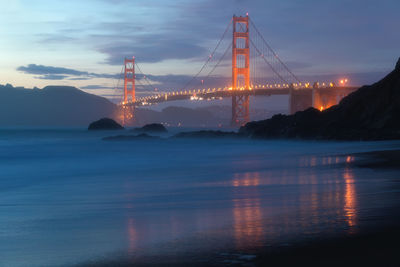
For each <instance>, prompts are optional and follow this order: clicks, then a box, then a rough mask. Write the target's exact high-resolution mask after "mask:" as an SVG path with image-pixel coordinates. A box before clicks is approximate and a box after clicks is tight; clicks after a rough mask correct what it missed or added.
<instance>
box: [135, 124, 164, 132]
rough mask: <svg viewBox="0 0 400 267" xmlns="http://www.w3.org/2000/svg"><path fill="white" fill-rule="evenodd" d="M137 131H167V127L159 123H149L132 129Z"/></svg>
mask: <svg viewBox="0 0 400 267" xmlns="http://www.w3.org/2000/svg"><path fill="white" fill-rule="evenodd" d="M133 131H134V132H137V133H167V132H168V131H167V129H166V128H165V127H164V125H162V124H160V123H151V124H147V125H145V126H143V127H142V128H135V129H133Z"/></svg>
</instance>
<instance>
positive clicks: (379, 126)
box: [239, 59, 400, 140]
mask: <svg viewBox="0 0 400 267" xmlns="http://www.w3.org/2000/svg"><path fill="white" fill-rule="evenodd" d="M239 132H240V133H242V134H245V135H247V136H250V137H253V138H302V139H341V140H385V139H400V59H399V61H398V62H397V64H396V68H395V69H394V70H393V71H392V72H391V73H390V74H388V75H387V76H386V77H385V78H383V79H382V80H381V81H379V82H377V83H375V84H373V85H369V86H363V87H361V88H360V89H358V90H357V91H355V92H354V93H351V94H350V95H348V96H347V97H345V98H343V100H342V101H341V102H340V103H339V104H338V105H336V106H333V107H331V108H329V109H327V110H324V111H322V112H320V111H318V110H316V109H314V108H309V109H307V110H305V111H301V112H297V113H296V114H294V115H290V116H286V115H276V116H274V117H272V118H271V119H268V120H263V121H256V122H249V123H247V124H246V125H245V126H243V127H241V129H240V130H239Z"/></svg>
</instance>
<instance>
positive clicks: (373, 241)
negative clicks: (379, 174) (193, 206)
mask: <svg viewBox="0 0 400 267" xmlns="http://www.w3.org/2000/svg"><path fill="white" fill-rule="evenodd" d="M354 156H355V157H356V158H357V159H358V160H356V161H354V162H353V163H352V165H353V167H354V168H357V167H361V168H372V169H376V170H382V169H392V170H400V150H385V151H373V152H367V153H357V154H354ZM399 197H400V196H399ZM399 201H400V198H399ZM387 214H392V215H393V216H390V217H387V218H385V222H384V223H379V225H375V226H373V227H369V228H368V229H358V231H357V233H347V234H345V235H344V234H343V235H340V236H335V237H332V236H331V237H327V236H319V237H316V238H314V239H310V240H308V241H304V240H303V241H301V242H298V243H291V244H286V245H283V246H271V247H265V248H262V249H260V250H253V251H232V252H226V251H225V252H223V253H222V252H218V251H214V252H210V253H202V254H201V255H198V254H193V255H189V254H186V255H175V256H174V255H169V256H167V257H165V256H164V257H151V258H141V259H124V260H121V259H120V260H115V261H104V262H101V261H100V262H99V261H98V262H90V263H89V262H86V263H84V266H192V267H195V266H379V267H380V266H400V254H399V252H400V228H399V226H400V210H398V209H396V210H388V211H387ZM79 266H81V265H79ZM82 266H83V265H82Z"/></svg>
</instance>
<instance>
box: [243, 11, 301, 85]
mask: <svg viewBox="0 0 400 267" xmlns="http://www.w3.org/2000/svg"><path fill="white" fill-rule="evenodd" d="M249 20H250V23H251V25H252V26H253V28H254V29H255V30H256V32H257V34H258V35H259V36H260V37H261V40H262V41H263V42H264V44H265V45H266V46H267V48H268V49H269V50H270V51H271V52H272V54H273V55H274V57H275V58H276V59H277V60H278V61H279V63H281V65H282V66H283V67H284V68H285V69H286V71H287V72H288V73H289V74H290V75H292V76H293V78H294V79H295V80H296V81H297V82H299V83H300V82H301V81H300V79H299V78H297V76H296V75H294V73H293V72H291V71H290V69H289V68H288V67H287V66H286V65H285V63H283V62H282V60H281V59H280V58H279V57H278V55H277V54H276V53H275V51H274V50H273V49H272V47H271V46H270V45H269V44H268V43H267V41H265V39H264V37H263V35H262V34H261V33H260V31H259V30H258V28H257V27H256V25H255V24H254V22H253V20H251V19H249Z"/></svg>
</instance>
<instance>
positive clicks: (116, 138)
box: [103, 133, 160, 141]
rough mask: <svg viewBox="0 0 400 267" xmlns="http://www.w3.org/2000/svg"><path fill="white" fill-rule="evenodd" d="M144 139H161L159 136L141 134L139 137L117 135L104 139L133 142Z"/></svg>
mask: <svg viewBox="0 0 400 267" xmlns="http://www.w3.org/2000/svg"><path fill="white" fill-rule="evenodd" d="M143 139H160V137H158V136H151V135H148V134H145V133H143V134H139V135H117V136H109V137H104V138H103V140H105V141H133V140H143Z"/></svg>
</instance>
